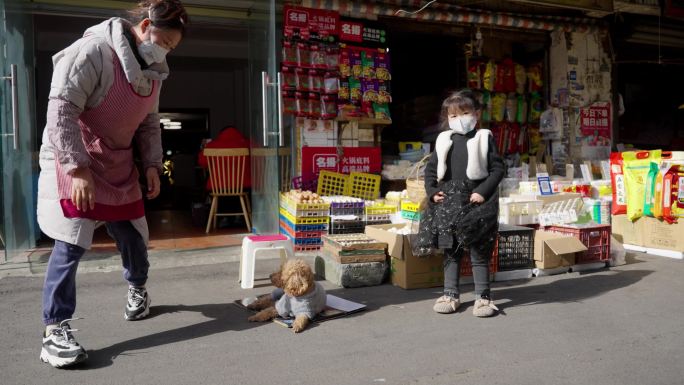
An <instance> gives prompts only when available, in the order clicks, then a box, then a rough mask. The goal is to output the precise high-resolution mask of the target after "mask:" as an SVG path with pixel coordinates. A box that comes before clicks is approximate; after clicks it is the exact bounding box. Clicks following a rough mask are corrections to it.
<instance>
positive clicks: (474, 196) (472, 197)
mask: <svg viewBox="0 0 684 385" xmlns="http://www.w3.org/2000/svg"><path fill="white" fill-rule="evenodd" d="M484 201H485V200H484V197H483V196H482V195H480V194H478V193H473V194H472V195H470V203H482V202H484Z"/></svg>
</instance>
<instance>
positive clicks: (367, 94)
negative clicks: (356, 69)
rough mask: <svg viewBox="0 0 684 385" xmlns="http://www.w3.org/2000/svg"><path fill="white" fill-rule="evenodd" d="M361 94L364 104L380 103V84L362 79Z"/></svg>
mask: <svg viewBox="0 0 684 385" xmlns="http://www.w3.org/2000/svg"><path fill="white" fill-rule="evenodd" d="M361 92H362V95H363V96H362V101H363V102H377V101H378V82H377V81H375V80H366V79H361Z"/></svg>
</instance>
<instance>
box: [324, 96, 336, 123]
mask: <svg viewBox="0 0 684 385" xmlns="http://www.w3.org/2000/svg"><path fill="white" fill-rule="evenodd" d="M321 107H322V110H321V118H323V119H334V118H336V117H337V98H336V97H335V96H334V95H321Z"/></svg>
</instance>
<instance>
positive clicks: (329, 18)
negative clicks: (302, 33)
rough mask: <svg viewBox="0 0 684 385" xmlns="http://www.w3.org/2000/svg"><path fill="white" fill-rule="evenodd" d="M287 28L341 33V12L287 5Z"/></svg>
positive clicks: (285, 12) (285, 11) (285, 10)
mask: <svg viewBox="0 0 684 385" xmlns="http://www.w3.org/2000/svg"><path fill="white" fill-rule="evenodd" d="M283 14H284V17H285V28H286V29H292V28H298V29H300V30H308V31H316V32H327V33H328V34H330V35H334V36H337V35H339V34H340V30H339V29H340V14H339V13H337V12H335V11H325V10H321V9H311V8H301V7H292V6H289V5H286V6H285V9H284V10H283Z"/></svg>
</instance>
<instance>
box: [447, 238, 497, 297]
mask: <svg viewBox="0 0 684 385" xmlns="http://www.w3.org/2000/svg"><path fill="white" fill-rule="evenodd" d="M463 254H465V253H464V250H463V248H462V247H460V248H458V249H445V250H444V295H449V296H452V297H456V298H458V296H459V293H460V291H459V287H458V286H459V282H460V278H461V258H463ZM489 258H491V253H487V254H485V255H482V253H479V252H478V251H477V250H476V249H475V248H471V249H470V262H471V263H472V265H473V280H474V281H475V297H476V298H480V296H482V295H483V294H484V295H487V296H489Z"/></svg>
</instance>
